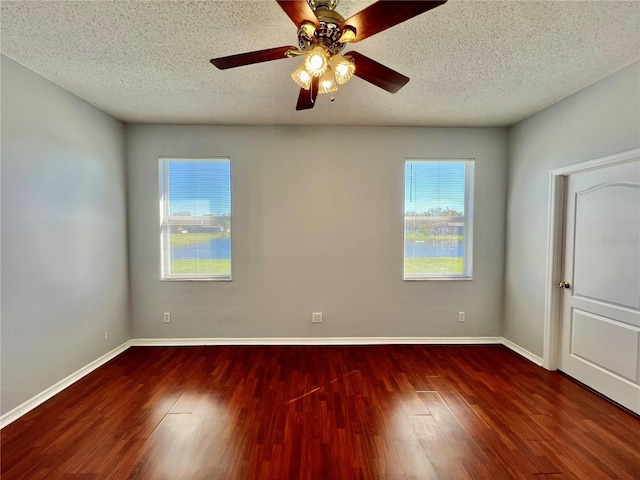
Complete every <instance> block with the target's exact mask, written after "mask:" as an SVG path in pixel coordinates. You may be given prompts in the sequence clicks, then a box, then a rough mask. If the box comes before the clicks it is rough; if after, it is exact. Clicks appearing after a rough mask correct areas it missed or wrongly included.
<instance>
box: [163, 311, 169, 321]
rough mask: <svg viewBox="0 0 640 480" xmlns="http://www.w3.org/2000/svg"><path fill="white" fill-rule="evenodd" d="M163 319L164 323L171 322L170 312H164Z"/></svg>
mask: <svg viewBox="0 0 640 480" xmlns="http://www.w3.org/2000/svg"><path fill="white" fill-rule="evenodd" d="M162 321H163V322H164V323H171V314H170V313H169V312H164V319H163V320H162Z"/></svg>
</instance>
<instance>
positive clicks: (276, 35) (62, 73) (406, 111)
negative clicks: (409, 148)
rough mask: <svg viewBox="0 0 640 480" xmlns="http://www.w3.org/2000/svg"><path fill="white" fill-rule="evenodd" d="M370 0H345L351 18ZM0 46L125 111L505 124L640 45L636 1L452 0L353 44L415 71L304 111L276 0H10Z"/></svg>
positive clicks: (148, 117)
mask: <svg viewBox="0 0 640 480" xmlns="http://www.w3.org/2000/svg"><path fill="white" fill-rule="evenodd" d="M371 3H373V2H372V1H340V2H339V4H338V8H337V10H338V12H340V13H341V14H342V15H343V16H344V17H345V18H348V17H349V16H351V15H352V14H354V13H356V12H358V11H360V10H361V9H363V8H365V7H366V6H367V5H369V4H371ZM1 8H2V12H1V13H2V16H1V27H2V30H1V33H2V43H1V51H2V53H3V54H5V55H7V56H8V57H10V58H12V59H14V60H16V61H17V62H19V63H21V64H22V65H24V66H26V67H28V68H30V69H31V70H33V71H34V72H36V73H38V74H40V75H42V76H43V77H45V78H47V79H49V80H51V81H53V82H54V83H56V84H58V85H60V86H61V87H63V88H65V89H67V90H69V91H70V92H72V93H74V94H76V95H78V96H79V97H81V98H83V99H85V100H87V101H88V102H90V103H92V104H93V105H95V106H97V107H98V108H100V109H102V110H104V111H106V112H108V113H110V114H111V115H113V116H114V117H116V118H118V119H120V120H123V121H125V122H131V123H189V124H190V123H207V124H339V125H418V126H506V125H511V124H513V123H515V122H517V121H519V120H522V119H523V118H526V117H528V116H530V115H531V114H533V113H535V112H537V111H539V110H541V109H542V108H544V107H546V106H548V105H550V104H552V103H555V102H556V101H558V100H560V99H562V98H563V97H565V96H567V95H570V94H572V93H574V92H576V91H577V90H580V89H581V88H584V87H585V86H587V85H590V84H592V83H594V82H596V81H598V80H599V79H601V78H603V77H605V76H607V75H609V74H611V73H613V72H614V71H616V70H619V69H620V68H622V67H624V66H626V65H628V64H630V63H632V62H634V61H636V60H638V59H639V58H640V2H637V1H631V2H623V1H613V2H608V1H580V2H568V1H543V2H534V1H457V0H450V1H449V2H448V3H447V4H445V5H443V6H441V7H438V8H436V9H434V10H432V11H430V12H427V13H425V14H423V15H420V16H418V17H416V18H414V19H412V20H409V21H407V22H405V23H403V24H400V25H397V26H395V27H393V28H391V29H389V30H386V31H384V32H382V33H379V34H378V35H375V36H373V37H370V38H368V39H365V40H364V41H362V42H360V43H357V44H354V45H352V46H347V48H346V49H345V52H348V51H349V50H356V51H358V52H360V53H362V54H364V55H367V56H369V57H371V58H373V59H374V60H376V61H378V62H380V63H383V64H385V65H387V66H388V67H390V68H393V69H394V70H397V71H399V72H401V73H403V74H405V75H407V76H409V77H410V78H411V81H410V82H409V83H408V84H407V86H406V87H405V88H403V89H402V90H400V92H398V93H397V94H395V95H392V94H390V93H387V92H385V91H383V90H380V89H378V88H376V87H374V86H372V85H371V84H368V83H366V82H364V81H363V80H361V79H359V78H355V77H354V78H353V79H352V80H351V81H350V82H349V83H348V84H346V85H344V86H342V87H341V88H340V90H339V91H338V92H337V94H336V95H335V97H336V98H335V101H334V102H330V101H329V96H328V95H321V96H320V97H319V100H318V103H317V105H316V108H314V109H313V110H308V111H303V112H296V111H295V104H296V100H297V96H298V87H297V86H296V85H295V84H294V83H293V81H292V80H291V79H290V74H291V72H293V70H295V68H296V67H297V66H298V64H299V62H300V61H301V60H300V59H299V58H298V59H295V58H294V59H284V60H278V61H273V62H268V63H262V64H256V65H250V66H245V67H240V68H236V69H231V70H226V71H220V70H217V69H216V68H215V67H213V66H212V65H211V64H210V63H209V59H211V58H213V57H219V56H225V55H231V54H236V53H244V52H247V51H253V50H261V49H264V48H271V47H278V46H283V45H295V44H296V27H295V26H294V25H293V23H292V22H291V21H290V20H289V18H288V17H287V16H286V15H285V13H284V12H283V11H282V9H281V8H280V7H279V6H278V4H277V3H276V2H275V1H271V0H259V1H256V0H240V1H231V0H227V1H187V2H185V1H170V2H169V1H78V2H76V1H50V2H49V1H45V2H42V1H17V2H10V1H2V2H1Z"/></svg>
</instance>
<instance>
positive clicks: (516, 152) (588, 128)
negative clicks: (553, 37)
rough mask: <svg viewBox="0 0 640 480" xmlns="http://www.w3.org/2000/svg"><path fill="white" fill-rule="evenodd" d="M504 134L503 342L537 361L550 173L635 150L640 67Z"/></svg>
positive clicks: (638, 127) (639, 140)
mask: <svg viewBox="0 0 640 480" xmlns="http://www.w3.org/2000/svg"><path fill="white" fill-rule="evenodd" d="M509 133H510V152H509V157H510V167H509V181H508V185H509V193H508V216H507V261H506V265H507V268H506V274H505V309H504V325H503V336H504V337H506V338H507V339H509V340H511V341H513V342H515V343H516V344H518V345H520V346H521V347H523V348H525V349H527V350H529V351H530V352H532V353H534V354H536V355H539V356H542V346H543V327H544V295H545V281H546V279H545V269H546V254H547V252H546V241H547V217H548V195H549V172H550V171H551V170H553V169H554V168H559V167H563V166H566V165H572V164H575V163H579V162H582V161H586V160H591V159H594V158H599V157H603V156H606V155H610V154H614V153H618V152H622V151H625V150H630V149H632V148H637V147H639V146H640V62H636V63H634V64H632V65H630V66H628V67H626V68H624V69H622V70H620V71H618V72H616V73H615V74H613V75H611V76H609V77H607V78H605V79H603V80H601V81H600V82H598V83H595V84H593V85H591V86H590V87H587V88H585V89H583V90H581V91H579V92H577V93H575V94H574V95H572V96H570V97H567V98H565V99H564V100H562V101H560V102H558V103H556V104H555V105H552V106H551V107H548V108H547V109H545V110H543V111H541V112H539V113H537V114H536V115H533V116H532V117H530V118H528V119H526V120H524V121H522V122H520V123H518V124H517V125H515V126H514V127H512V128H511V129H510V132H509Z"/></svg>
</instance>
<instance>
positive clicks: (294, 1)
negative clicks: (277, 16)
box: [276, 0, 320, 28]
mask: <svg viewBox="0 0 640 480" xmlns="http://www.w3.org/2000/svg"><path fill="white" fill-rule="evenodd" d="M276 1H277V2H278V5H280V8H282V10H284V13H286V14H287V15H288V16H289V18H290V19H291V20H292V21H293V23H295V24H296V27H298V28H300V25H302V22H304V21H307V22H311V23H314V24H315V25H316V27H319V26H320V23H319V22H318V19H317V18H316V14H315V13H313V10H312V9H311V7H310V6H309V4H308V3H307V0H276Z"/></svg>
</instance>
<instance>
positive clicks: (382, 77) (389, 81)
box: [346, 52, 409, 93]
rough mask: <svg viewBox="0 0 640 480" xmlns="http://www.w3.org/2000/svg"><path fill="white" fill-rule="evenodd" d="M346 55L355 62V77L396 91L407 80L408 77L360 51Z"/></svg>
mask: <svg viewBox="0 0 640 480" xmlns="http://www.w3.org/2000/svg"><path fill="white" fill-rule="evenodd" d="M346 55H349V56H351V57H353V60H354V61H355V63H356V71H355V72H354V75H355V76H356V77H360V78H361V79H363V80H365V81H367V82H369V83H372V84H373V85H375V86H376V87H380V88H382V89H383V90H386V91H387V92H390V93H396V92H397V91H398V90H400V89H401V88H402V87H404V86H405V85H406V84H407V82H408V81H409V77H405V76H404V75H402V74H401V73H398V72H396V71H395V70H391V69H390V68H389V67H385V66H384V65H382V64H381V63H378V62H376V61H375V60H371V59H370V58H369V57H365V56H364V55H362V54H361V53H358V52H349V53H347V54H346Z"/></svg>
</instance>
